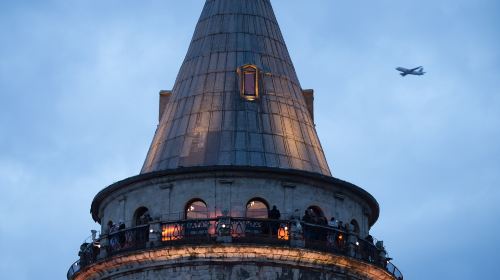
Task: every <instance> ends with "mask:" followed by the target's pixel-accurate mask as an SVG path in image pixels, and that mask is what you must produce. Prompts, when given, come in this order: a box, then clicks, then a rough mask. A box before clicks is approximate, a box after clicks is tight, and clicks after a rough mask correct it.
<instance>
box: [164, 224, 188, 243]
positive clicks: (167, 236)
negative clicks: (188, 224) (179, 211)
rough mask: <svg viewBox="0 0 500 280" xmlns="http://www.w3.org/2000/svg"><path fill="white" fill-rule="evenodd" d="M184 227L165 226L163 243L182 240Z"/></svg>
mask: <svg viewBox="0 0 500 280" xmlns="http://www.w3.org/2000/svg"><path fill="white" fill-rule="evenodd" d="M182 230H183V229H182V227H181V226H180V225H163V228H162V231H161V241H173V240H179V239H182V234H181V233H182Z"/></svg>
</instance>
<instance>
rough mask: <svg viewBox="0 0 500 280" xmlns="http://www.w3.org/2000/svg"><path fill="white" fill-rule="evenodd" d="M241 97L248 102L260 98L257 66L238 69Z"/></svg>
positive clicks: (245, 66)
mask: <svg viewBox="0 0 500 280" xmlns="http://www.w3.org/2000/svg"><path fill="white" fill-rule="evenodd" d="M238 74H239V78H240V83H241V84H240V90H241V96H242V97H243V98H245V99H247V100H250V101H252V100H256V99H257V98H258V97H259V69H258V68H257V66H255V65H244V66H242V67H240V68H238Z"/></svg>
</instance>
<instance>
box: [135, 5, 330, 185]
mask: <svg viewBox="0 0 500 280" xmlns="http://www.w3.org/2000/svg"><path fill="white" fill-rule="evenodd" d="M162 110H163V114H162V118H161V120H160V123H159V126H158V128H157V131H156V134H155V136H154V139H153V142H152V144H151V147H150V149H149V152H148V155H147V157H146V160H145V162H144V165H143V168H142V171H141V173H148V172H154V171H160V170H166V169H175V168H179V167H192V166H261V167H277V168H284V169H296V170H303V171H310V172H315V173H320V174H323V175H328V176H330V175H331V174H330V170H329V167H328V164H327V162H326V159H325V156H324V153H323V150H322V148H321V144H320V142H319V139H318V136H317V134H316V130H315V128H314V123H313V120H312V115H311V112H310V111H308V106H307V104H306V101H305V98H304V95H303V90H302V88H301V86H300V83H299V80H298V78H297V75H296V72H295V69H294V66H293V63H292V61H291V59H290V56H289V53H288V50H287V47H286V45H285V42H284V40H283V36H282V34H281V31H280V28H279V26H278V23H277V21H276V17H275V15H274V12H273V9H272V6H271V3H270V1H269V0H251V1H249V0H207V1H206V3H205V7H204V9H203V12H202V14H201V17H200V19H199V21H198V24H197V26H196V30H195V32H194V35H193V38H192V41H191V44H190V46H189V50H188V53H187V55H186V57H185V59H184V62H183V64H182V66H181V68H180V71H179V74H178V76H177V79H176V82H175V85H174V88H173V90H172V95H171V97H170V99H169V101H168V102H167V104H166V105H165V107H163V108H162Z"/></svg>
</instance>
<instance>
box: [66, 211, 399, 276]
mask: <svg viewBox="0 0 500 280" xmlns="http://www.w3.org/2000/svg"><path fill="white" fill-rule="evenodd" d="M101 240H102V241H103V242H101V243H102V244H105V245H104V246H103V247H104V250H105V251H104V252H105V254H101V255H100V257H101V259H105V258H107V257H111V256H115V255H118V254H122V253H126V252H130V251H138V250H144V249H148V248H151V249H152V248H159V247H165V246H176V245H179V246H181V245H186V244H189V245H198V244H216V243H234V244H265V245H272V246H282V247H299V248H300V247H303V248H307V249H311V250H315V251H320V252H327V253H331V254H337V255H342V256H347V257H351V258H354V259H358V260H361V261H364V262H367V263H370V264H373V265H375V266H378V267H381V268H383V269H385V270H386V271H387V272H389V273H390V274H392V275H393V276H394V277H395V278H396V279H398V280H403V275H402V273H401V272H400V271H399V270H398V268H397V267H396V266H394V265H393V264H392V263H391V262H389V260H390V258H388V257H387V254H386V252H385V249H384V248H383V246H377V245H375V244H374V242H370V241H367V240H364V239H362V238H360V237H359V236H358V235H357V234H355V233H353V232H347V231H345V230H342V229H338V228H334V227H329V226H323V225H316V224H309V223H303V222H299V221H296V220H294V221H289V220H270V219H252V218H234V217H219V218H213V219H197V220H181V221H169V222H157V223H151V224H150V225H143V226H139V227H135V228H130V229H125V230H121V231H118V232H114V233H111V234H109V235H104V236H102V237H101ZM82 246H83V245H82ZM88 248H91V249H88ZM84 249H85V250H83V251H84V252H82V250H81V252H80V254H79V255H80V260H79V261H77V262H75V263H74V264H73V265H72V266H71V267H70V269H69V271H68V274H67V276H68V279H72V278H73V276H74V275H75V274H76V273H78V272H79V271H80V270H81V269H83V268H85V267H86V266H88V265H90V264H92V263H94V262H96V261H98V260H100V259H99V257H98V256H97V255H96V251H95V250H96V249H97V248H96V246H87V247H86V248H84Z"/></svg>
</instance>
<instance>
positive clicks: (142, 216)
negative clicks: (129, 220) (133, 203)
mask: <svg viewBox="0 0 500 280" xmlns="http://www.w3.org/2000/svg"><path fill="white" fill-rule="evenodd" d="M150 221H151V216H150V215H149V209H148V208H146V207H144V206H143V207H139V208H137V210H135V213H134V220H133V223H134V226H141V225H146V224H148V223H149V222H150Z"/></svg>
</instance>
